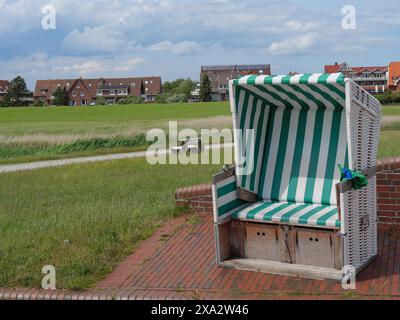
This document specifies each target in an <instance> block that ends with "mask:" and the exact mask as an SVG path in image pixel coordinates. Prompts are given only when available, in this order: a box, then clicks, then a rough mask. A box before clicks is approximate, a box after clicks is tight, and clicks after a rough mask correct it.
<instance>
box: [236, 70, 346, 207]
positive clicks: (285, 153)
mask: <svg viewBox="0 0 400 320" xmlns="http://www.w3.org/2000/svg"><path fill="white" fill-rule="evenodd" d="M234 84H235V85H234V90H235V108H234V112H235V119H236V128H238V129H243V132H245V130H246V129H254V130H255V133H256V134H255V136H256V142H255V145H256V148H255V150H256V151H255V152H254V154H246V140H245V136H244V134H243V137H242V139H243V141H240V139H237V141H239V150H240V152H241V153H242V155H244V157H245V158H246V162H248V161H250V160H251V157H253V160H254V164H255V166H254V170H253V171H252V172H251V173H249V174H248V175H244V176H240V177H238V182H239V184H240V186H241V187H242V188H245V189H247V190H250V191H252V192H254V193H257V194H258V195H259V198H260V199H262V200H270V201H282V202H296V203H310V204H321V205H328V206H329V205H336V193H335V184H337V183H338V182H339V180H340V172H339V170H338V169H337V164H343V165H345V166H348V152H347V135H346V115H345V111H344V110H345V99H346V97H345V86H344V77H343V75H341V74H327V75H323V74H317V75H297V76H277V77H269V76H246V77H243V78H241V79H239V80H235V81H234Z"/></svg>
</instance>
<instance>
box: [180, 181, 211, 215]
mask: <svg viewBox="0 0 400 320" xmlns="http://www.w3.org/2000/svg"><path fill="white" fill-rule="evenodd" d="M175 199H176V206H177V207H180V208H185V207H186V208H190V209H193V210H194V211H195V212H198V213H213V203H212V195H211V184H203V185H198V186H191V187H187V188H181V189H178V190H177V191H176V193H175Z"/></svg>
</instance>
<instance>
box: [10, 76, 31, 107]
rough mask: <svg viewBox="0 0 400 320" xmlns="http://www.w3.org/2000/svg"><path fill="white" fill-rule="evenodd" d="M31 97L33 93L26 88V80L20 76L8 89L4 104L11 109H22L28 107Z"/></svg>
mask: <svg viewBox="0 0 400 320" xmlns="http://www.w3.org/2000/svg"><path fill="white" fill-rule="evenodd" d="M30 96H31V92H29V91H28V88H27V87H26V82H25V80H24V78H22V77H20V76H18V77H16V78H15V79H13V80H12V81H11V83H10V86H9V87H8V92H7V93H6V95H5V97H4V102H5V103H4V104H5V105H8V106H10V107H20V106H24V105H27V98H28V97H30Z"/></svg>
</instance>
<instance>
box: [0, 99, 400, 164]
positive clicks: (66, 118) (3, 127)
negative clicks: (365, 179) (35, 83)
mask: <svg viewBox="0 0 400 320" xmlns="http://www.w3.org/2000/svg"><path fill="white" fill-rule="evenodd" d="M383 115H384V123H383V125H384V126H383V133H382V146H381V151H380V156H381V157H386V156H395V155H398V154H400V151H399V148H398V146H397V144H396V141H397V140H393V141H391V140H390V139H388V138H387V137H397V132H400V105H386V106H384V107H383ZM170 120H177V121H178V125H179V127H180V128H186V127H188V128H194V129H196V130H200V129H207V128H209V129H211V128H217V129H222V128H232V123H231V122H232V119H231V117H230V110H229V106H228V103H199V104H189V103H184V104H168V105H165V104H161V105H160V104H152V105H128V106H96V107H46V108H43V107H41V108H37V107H36V108H0V164H9V163H21V162H31V161H39V160H49V159H60V158H70V157H77V156H89V155H95V154H107V153H116V152H133V151H137V150H144V149H146V145H145V143H143V142H139V143H138V142H137V140H138V139H137V138H138V137H139V136H140V135H142V134H143V133H146V132H147V131H148V130H150V129H153V128H161V129H167V127H168V121H170ZM389 131H390V132H389ZM99 139H103V140H106V141H100V143H99ZM139 140H140V141H142V140H143V139H139Z"/></svg>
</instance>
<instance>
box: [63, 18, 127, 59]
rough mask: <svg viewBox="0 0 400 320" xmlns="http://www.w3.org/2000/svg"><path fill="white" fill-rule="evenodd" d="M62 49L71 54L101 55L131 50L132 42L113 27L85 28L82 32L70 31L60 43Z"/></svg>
mask: <svg viewBox="0 0 400 320" xmlns="http://www.w3.org/2000/svg"><path fill="white" fill-rule="evenodd" d="M61 45H62V48H63V49H64V50H66V51H67V52H71V53H73V54H77V53H78V54H102V53H114V52H120V51H122V50H125V51H127V50H133V49H134V47H135V44H134V42H132V41H130V40H127V39H124V37H123V34H122V31H121V30H119V29H118V28H116V27H114V26H109V25H105V26H100V27H94V28H90V27H86V28H85V29H84V30H83V31H82V32H79V31H78V30H76V29H75V30H73V31H71V32H70V33H69V34H68V35H67V36H66V37H65V38H64V40H63V41H62V42H61Z"/></svg>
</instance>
